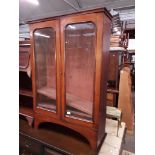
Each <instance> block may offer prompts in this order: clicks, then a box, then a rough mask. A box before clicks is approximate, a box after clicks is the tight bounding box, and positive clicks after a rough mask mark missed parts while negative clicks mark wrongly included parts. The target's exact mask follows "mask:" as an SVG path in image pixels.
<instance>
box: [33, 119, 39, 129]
mask: <svg viewBox="0 0 155 155" xmlns="http://www.w3.org/2000/svg"><path fill="white" fill-rule="evenodd" d="M38 127H39V122H38V121H37V120H36V119H35V120H34V128H35V129H38Z"/></svg>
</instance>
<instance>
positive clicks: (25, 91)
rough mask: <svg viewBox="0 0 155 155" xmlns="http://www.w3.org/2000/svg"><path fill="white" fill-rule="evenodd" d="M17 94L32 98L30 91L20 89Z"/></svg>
mask: <svg viewBox="0 0 155 155" xmlns="http://www.w3.org/2000/svg"><path fill="white" fill-rule="evenodd" d="M19 94H20V95H24V96H29V97H33V94H32V90H28V89H20V90H19Z"/></svg>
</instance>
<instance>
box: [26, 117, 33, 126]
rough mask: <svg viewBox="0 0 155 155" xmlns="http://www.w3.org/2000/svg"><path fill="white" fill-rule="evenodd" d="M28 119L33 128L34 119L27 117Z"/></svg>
mask: <svg viewBox="0 0 155 155" xmlns="http://www.w3.org/2000/svg"><path fill="white" fill-rule="evenodd" d="M26 119H27V121H28V124H29V126H31V127H32V124H33V120H34V119H33V118H32V117H26Z"/></svg>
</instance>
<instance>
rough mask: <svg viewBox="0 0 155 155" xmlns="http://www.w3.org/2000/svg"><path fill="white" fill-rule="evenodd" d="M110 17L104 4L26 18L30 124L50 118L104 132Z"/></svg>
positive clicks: (95, 134) (95, 143) (89, 134)
mask: <svg viewBox="0 0 155 155" xmlns="http://www.w3.org/2000/svg"><path fill="white" fill-rule="evenodd" d="M110 24H111V16H110V15H109V14H108V12H107V11H106V9H103V8H102V9H96V10H89V11H83V12H78V13H72V14H68V15H63V16H59V17H53V18H48V19H44V20H40V21H33V22H30V23H29V25H30V42H31V45H32V85H33V108H34V127H35V128H38V127H39V124H41V123H43V122H51V123H54V124H59V125H62V126H65V127H68V128H70V129H72V130H74V131H76V132H78V133H80V134H81V135H83V136H84V137H85V138H86V139H87V140H88V141H89V143H90V145H91V147H92V149H93V150H97V148H98V147H99V146H100V144H101V143H102V141H103V139H104V137H105V117H106V116H105V115H106V89H107V86H106V85H107V69H108V67H107V65H108V54H109V44H110Z"/></svg>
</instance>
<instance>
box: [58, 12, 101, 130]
mask: <svg viewBox="0 0 155 155" xmlns="http://www.w3.org/2000/svg"><path fill="white" fill-rule="evenodd" d="M99 20H100V17H98V13H90V14H78V15H77V16H66V17H61V18H60V23H61V24H60V25H61V28H60V31H61V33H60V34H61V60H62V61H61V62H62V63H61V72H62V78H61V86H62V87H61V97H62V98H61V104H62V105H61V106H62V113H61V114H62V116H61V117H62V119H63V120H65V121H67V122H71V123H74V124H79V125H83V126H87V127H92V128H96V129H97V128H98V123H99V107H100V84H101V82H100V79H101V74H100V72H101V61H102V60H101V59H102V50H101V49H102V35H101V34H102V32H101V29H100V28H99V26H100V25H99ZM86 22H92V23H94V24H95V26H96V40H95V75H94V96H93V122H87V121H81V120H78V119H73V118H68V117H65V104H66V103H65V102H66V100H65V94H66V89H65V46H64V43H65V34H64V29H65V27H66V25H68V24H73V23H86ZM101 27H102V25H101ZM99 35H101V37H100V38H99V39H98V36H99Z"/></svg>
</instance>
